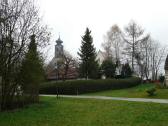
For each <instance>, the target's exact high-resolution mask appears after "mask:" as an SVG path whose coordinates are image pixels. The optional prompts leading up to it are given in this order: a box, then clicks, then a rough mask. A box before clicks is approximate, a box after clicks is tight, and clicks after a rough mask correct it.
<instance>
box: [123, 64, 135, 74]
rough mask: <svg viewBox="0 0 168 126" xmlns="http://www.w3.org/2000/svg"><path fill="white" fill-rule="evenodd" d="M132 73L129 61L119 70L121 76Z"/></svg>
mask: <svg viewBox="0 0 168 126" xmlns="http://www.w3.org/2000/svg"><path fill="white" fill-rule="evenodd" d="M132 73H133V71H132V70H131V67H130V65H129V63H126V64H124V65H122V70H121V76H122V77H131V76H132Z"/></svg>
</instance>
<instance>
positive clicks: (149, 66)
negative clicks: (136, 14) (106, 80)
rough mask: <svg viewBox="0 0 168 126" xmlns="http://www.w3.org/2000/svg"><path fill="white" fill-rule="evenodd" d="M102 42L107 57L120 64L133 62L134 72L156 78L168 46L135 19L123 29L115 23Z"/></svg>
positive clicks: (147, 77)
mask: <svg viewBox="0 0 168 126" xmlns="http://www.w3.org/2000/svg"><path fill="white" fill-rule="evenodd" d="M104 40H105V42H104V43H103V44H102V47H103V49H104V53H105V54H106V58H110V59H112V61H113V62H115V63H117V64H118V65H121V64H123V63H124V62H127V63H129V64H131V69H132V71H133V72H134V74H137V75H139V76H141V78H143V79H144V78H146V79H149V78H151V79H152V80H156V79H157V78H158V73H159V71H160V66H161V65H162V63H163V60H165V57H166V55H167V54H166V51H167V47H166V46H164V47H161V45H160V44H159V42H157V41H156V40H153V39H152V37H151V35H150V34H146V33H145V30H144V29H143V28H142V27H141V26H139V25H138V24H137V23H136V22H135V21H130V22H129V24H128V25H127V26H126V27H125V28H124V30H123V31H121V29H120V28H119V27H118V26H117V25H113V26H112V27H111V29H110V30H109V31H108V32H107V34H106V36H105V39H104Z"/></svg>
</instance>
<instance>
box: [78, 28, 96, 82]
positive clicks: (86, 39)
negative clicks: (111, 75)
mask: <svg viewBox="0 0 168 126" xmlns="http://www.w3.org/2000/svg"><path fill="white" fill-rule="evenodd" d="M78 55H79V56H80V61H81V62H80V68H79V69H80V70H79V71H80V76H81V77H84V78H86V79H88V78H97V77H98V67H99V65H98V62H97V61H96V49H95V47H94V45H93V38H92V36H91V31H90V30H89V29H88V28H86V31H85V34H84V35H83V36H82V45H81V48H80V50H79V52H78Z"/></svg>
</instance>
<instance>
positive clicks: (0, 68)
mask: <svg viewBox="0 0 168 126" xmlns="http://www.w3.org/2000/svg"><path fill="white" fill-rule="evenodd" d="M38 12H39V11H38V9H37V8H36V6H35V5H34V1H32V0H1V1H0V76H1V77H2V83H1V85H0V95H1V96H0V103H1V104H0V108H1V110H4V109H8V108H9V106H10V107H13V106H14V104H12V103H14V102H13V98H14V94H16V93H17V90H18V87H19V86H20V85H18V83H17V78H18V77H17V75H18V72H19V68H20V63H21V61H22V59H23V58H22V57H24V56H25V52H27V45H29V42H30V41H29V36H30V35H32V34H36V42H37V43H38V47H39V46H44V45H45V44H46V43H47V42H48V41H49V37H50V33H49V32H48V29H47V26H44V25H42V23H41V18H40V17H39V14H38ZM15 102H16V99H15ZM15 104H16V103H15Z"/></svg>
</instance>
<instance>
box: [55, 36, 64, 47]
mask: <svg viewBox="0 0 168 126" xmlns="http://www.w3.org/2000/svg"><path fill="white" fill-rule="evenodd" d="M56 43H57V44H58V45H61V44H62V43H63V41H62V40H61V39H60V35H59V38H58V39H57V40H56Z"/></svg>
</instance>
